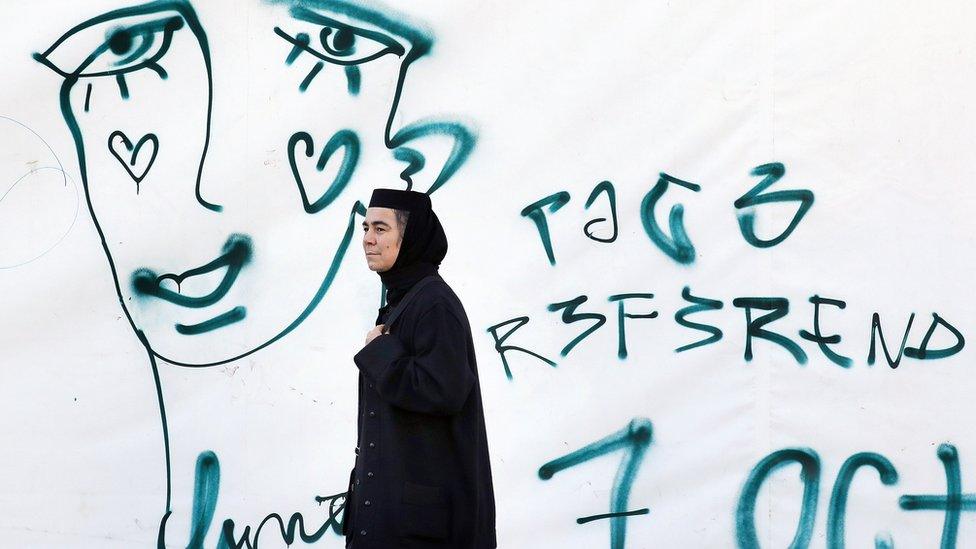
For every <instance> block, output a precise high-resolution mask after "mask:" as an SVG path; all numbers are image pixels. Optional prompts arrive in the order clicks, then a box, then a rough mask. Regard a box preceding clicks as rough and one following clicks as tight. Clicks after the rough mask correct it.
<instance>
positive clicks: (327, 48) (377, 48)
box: [274, 8, 406, 66]
mask: <svg viewBox="0 0 976 549" xmlns="http://www.w3.org/2000/svg"><path fill="white" fill-rule="evenodd" d="M292 15H293V16H294V17H295V18H296V24H301V23H302V22H306V23H312V24H313V25H314V27H311V26H309V27H310V28H309V29H308V31H303V32H297V33H295V34H294V35H292V34H289V33H287V32H285V31H284V30H282V29H281V28H280V27H275V29H274V31H275V34H277V35H278V36H280V37H281V38H282V39H284V40H285V41H287V42H289V43H290V44H292V47H293V52H295V53H293V55H292V56H290V57H291V58H294V56H297V54H299V53H302V52H307V53H310V54H312V55H314V56H315V57H318V58H319V59H322V60H323V61H326V62H329V63H332V64H335V65H345V66H351V65H361V64H363V63H368V62H370V61H372V60H374V59H378V58H380V57H383V56H384V55H387V54H389V53H392V54H394V55H398V56H401V55H403V54H404V53H405V52H406V49H405V48H404V47H403V45H402V44H400V43H399V42H397V41H396V39H394V38H393V37H392V36H390V35H388V34H386V33H384V32H380V31H374V30H369V29H363V28H359V27H355V26H352V25H348V24H346V23H342V22H340V21H337V20H335V19H332V18H329V17H326V16H324V15H322V14H319V13H316V12H313V11H309V10H306V9H302V8H297V9H295V10H293V11H292Z"/></svg>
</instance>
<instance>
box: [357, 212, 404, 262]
mask: <svg viewBox="0 0 976 549" xmlns="http://www.w3.org/2000/svg"><path fill="white" fill-rule="evenodd" d="M402 229H403V227H400V224H399V223H397V219H396V211H395V210H393V208H367V209H366V219H365V220H364V221H363V251H364V252H365V253H366V265H367V266H368V267H369V270H371V271H376V272H378V273H382V272H383V271H387V270H389V269H390V267H392V266H393V264H394V263H395V262H396V258H397V255H398V254H399V253H400V243H401V242H402V240H403V230H402Z"/></svg>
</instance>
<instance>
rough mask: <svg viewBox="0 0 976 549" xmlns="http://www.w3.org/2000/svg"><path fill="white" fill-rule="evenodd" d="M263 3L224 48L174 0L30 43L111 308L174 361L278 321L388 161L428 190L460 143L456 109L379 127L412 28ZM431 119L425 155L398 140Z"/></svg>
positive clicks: (467, 143) (219, 352)
mask: <svg viewBox="0 0 976 549" xmlns="http://www.w3.org/2000/svg"><path fill="white" fill-rule="evenodd" d="M262 7H263V8H264V12H262V13H266V14H267V20H266V21H263V22H262V23H255V27H254V29H253V30H252V31H250V32H248V33H247V41H248V43H247V44H246V47H244V45H241V47H242V48H243V49H244V50H246V51H241V52H240V55H236V56H229V57H228V58H222V57H218V56H217V55H214V52H218V51H219V52H226V51H228V50H230V49H231V48H228V47H223V46H222V47H219V48H218V47H215V45H216V44H217V42H215V40H216V37H214V36H208V34H207V32H206V31H205V28H204V21H201V20H200V19H199V18H198V16H197V14H196V12H195V10H194V9H193V7H192V6H191V5H190V3H189V2H188V1H186V0H182V1H180V0H169V1H155V2H151V3H147V4H142V5H137V6H131V7H125V8H121V9H117V10H114V11H111V12H108V13H104V14H102V15H99V16H97V17H94V18H92V19H89V20H87V21H85V22H83V23H81V24H79V25H77V26H75V27H74V28H72V29H70V30H69V31H68V32H66V33H65V34H64V35H63V36H62V37H60V38H59V39H57V40H56V41H55V42H54V43H53V45H51V46H50V47H49V48H48V49H47V50H45V51H43V52H42V53H38V54H35V58H36V59H37V60H38V61H39V62H41V63H43V64H44V65H46V66H47V67H49V68H51V69H52V70H54V71H56V72H57V73H58V74H60V75H61V76H62V77H63V79H64V81H63V84H62V86H61V93H60V106H61V110H62V114H63V116H64V118H65V120H66V122H67V125H68V127H69V129H70V131H71V133H72V136H73V138H74V141H75V145H76V149H77V154H78V159H79V164H80V171H81V175H82V179H83V183H84V189H85V192H86V197H87V199H88V205H89V209H90V211H91V214H92V218H93V219H94V220H95V224H96V227H97V229H98V232H99V234H100V236H101V237H102V243H103V247H104V250H105V253H106V255H107V257H108V260H109V264H110V266H111V270H112V273H113V276H114V277H115V283H116V289H117V291H118V295H119V298H120V300H121V303H122V306H123V307H124V310H125V312H126V315H127V316H128V319H129V321H130V323H131V324H132V327H133V329H134V330H136V332H137V333H139V334H140V337H142V339H143V341H144V343H145V344H146V345H147V347H148V348H149V349H150V350H151V352H152V353H153V354H155V355H156V356H159V357H161V358H163V359H165V360H167V361H168V362H171V363H174V364H178V365H184V366H210V365H215V364H221V363H226V362H229V361H231V360H235V359H237V358H240V357H242V356H245V355H247V354H249V353H252V352H254V351H255V350H257V349H260V348H262V347H264V346H266V345H268V344H270V343H273V342H274V341H276V340H278V339H280V338H281V337H283V336H284V335H286V334H287V333H289V332H290V331H291V330H292V329H294V328H295V327H296V326H297V325H298V324H300V323H301V322H302V321H303V320H304V319H305V318H306V317H307V316H308V315H309V314H310V313H311V311H312V310H313V309H314V308H315V307H316V306H317V305H318V304H319V302H320V301H321V300H322V299H323V297H324V296H325V294H326V293H327V291H328V288H329V286H330V284H331V282H332V280H333V278H334V277H335V275H336V272H337V271H338V269H339V266H340V264H341V261H342V259H343V257H344V255H345V253H346V251H347V249H348V247H349V245H350V242H351V240H352V238H353V235H354V232H355V228H356V216H357V215H360V216H361V215H365V207H364V206H363V204H362V202H360V200H359V199H365V198H366V197H368V190H369V189H370V188H371V187H372V186H377V184H379V186H388V187H389V186H395V185H396V182H397V181H398V177H399V179H402V180H403V181H404V182H405V183H406V186H407V188H410V186H411V184H412V180H411V176H412V175H415V174H416V173H417V172H419V171H420V170H424V172H425V173H427V171H428V170H431V169H432V170H431V172H430V173H432V174H433V175H432V176H430V178H429V179H430V181H431V183H430V187H429V188H428V189H427V192H428V193H429V192H433V191H434V190H436V189H437V188H438V187H440V186H441V185H443V184H444V183H445V182H447V181H448V180H449V179H450V178H451V176H452V175H453V173H454V171H456V169H457V168H458V167H459V166H460V165H461V164H462V163H463V162H464V160H465V159H466V157H467V155H468V153H469V152H470V149H471V147H472V146H473V139H474V138H473V135H472V134H471V132H470V131H469V130H467V129H466V128H465V127H464V126H463V125H461V124H459V123H455V122H450V121H423V122H418V123H414V124H410V125H407V126H404V127H400V128H394V120H395V117H396V115H397V105H398V103H399V101H400V97H401V94H402V92H403V89H404V84H405V82H406V74H407V69H408V68H409V66H410V65H411V63H412V62H414V61H415V60H417V59H418V58H420V57H422V56H423V55H425V54H426V53H427V52H428V51H429V49H430V46H431V39H430V37H429V34H428V33H427V32H424V31H421V30H419V29H418V28H417V27H415V26H411V25H408V24H406V23H403V22H402V21H401V18H394V17H392V16H390V15H387V14H385V13H383V12H380V11H377V10H375V9H372V8H369V9H367V8H364V7H361V6H358V5H354V4H350V3H345V2H338V1H331V0H316V1H302V0H293V1H291V2H285V1H281V0H277V1H271V2H268V3H265V4H264V5H263V6H262ZM242 73H243V74H245V75H246V77H241V76H240V75H241V74H242ZM221 78H224V79H223V80H222V79H221ZM228 81H229V82H231V83H233V84H234V86H229V85H227V82H228ZM215 82H218V83H220V84H221V86H220V87H219V89H220V90H227V89H231V90H236V91H233V92H232V93H228V94H225V95H220V94H217V93H215V92H214V89H215V85H214V83H215ZM429 136H441V137H446V138H448V139H449V140H450V142H451V146H450V152H449V153H448V154H446V155H445V158H444V160H443V162H438V163H437V165H435V166H431V164H434V163H432V162H429V161H428V162H427V164H428V165H427V166H426V167H425V157H424V155H423V154H421V153H420V152H419V151H418V147H415V146H413V144H414V143H416V142H417V141H419V140H421V139H422V138H426V137H429ZM408 145H410V146H408ZM404 164H406V169H404ZM370 182H372V184H370Z"/></svg>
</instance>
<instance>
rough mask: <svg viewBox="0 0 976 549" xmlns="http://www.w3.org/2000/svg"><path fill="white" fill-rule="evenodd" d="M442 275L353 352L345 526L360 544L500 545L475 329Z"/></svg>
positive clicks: (477, 548) (460, 548)
mask: <svg viewBox="0 0 976 549" xmlns="http://www.w3.org/2000/svg"><path fill="white" fill-rule="evenodd" d="M435 276H436V279H435V280H434V281H432V282H430V283H429V284H427V285H426V286H425V287H423V288H422V289H420V290H419V292H418V293H417V295H416V296H415V298H414V299H413V300H412V301H411V302H410V303H408V304H406V307H405V308H404V310H403V311H402V313H401V315H400V317H399V320H398V321H397V322H396V323H395V324H394V325H393V326H392V331H391V333H388V334H382V335H380V336H378V337H377V338H375V339H374V340H373V341H371V342H370V343H369V344H368V345H366V346H365V347H363V349H362V350H360V351H359V353H357V354H356V356H355V362H356V365H357V366H358V367H359V370H360V375H359V421H358V428H359V429H358V432H359V438H358V444H357V446H358V450H357V457H356V466H355V468H354V469H353V472H352V474H351V475H350V486H349V497H348V499H347V503H346V518H345V519H344V528H343V531H344V533H345V534H346V535H347V536H348V540H349V541H350V542H352V543H353V544H354V545H355V547H356V549H391V548H396V547H415V548H431V549H433V548H450V549H492V548H494V547H496V540H495V499H494V490H493V486H492V479H491V465H490V463H489V459H488V443H487V437H486V433H485V421H484V412H483V410H482V405H481V389H480V385H479V382H478V368H477V363H476V361H475V354H474V343H473V341H472V337H471V327H470V325H469V324H468V318H467V315H466V314H465V312H464V307H463V306H462V305H461V302H460V300H459V299H458V298H457V296H456V295H455V294H454V292H453V291H452V290H451V288H450V286H448V285H447V283H446V282H444V280H443V279H442V278H441V277H440V276H439V275H435ZM385 316H386V315H385V314H381V318H380V319H379V320H380V321H382V320H384V318H385Z"/></svg>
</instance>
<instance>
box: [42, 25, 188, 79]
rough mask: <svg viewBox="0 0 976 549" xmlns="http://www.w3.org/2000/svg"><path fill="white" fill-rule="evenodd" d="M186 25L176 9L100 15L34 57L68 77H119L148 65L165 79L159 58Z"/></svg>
mask: <svg viewBox="0 0 976 549" xmlns="http://www.w3.org/2000/svg"><path fill="white" fill-rule="evenodd" d="M183 26H184V20H183V17H182V16H180V15H179V14H177V13H175V12H172V13H170V14H168V15H161V14H160V13H158V12H157V13H151V14H147V15H142V16H127V15H124V14H123V15H120V16H119V17H111V18H110V17H106V16H100V17H96V18H94V19H91V20H89V21H87V22H85V23H82V24H80V25H78V26H77V27H75V28H73V29H71V30H70V31H68V32H67V33H65V34H64V36H62V37H61V38H59V39H58V40H57V41H56V42H55V43H54V44H53V45H52V46H51V47H50V48H48V49H47V51H45V52H44V53H35V54H34V58H35V59H36V60H38V61H40V62H41V63H43V64H45V65H47V66H48V67H50V68H51V69H53V70H54V71H55V72H57V73H59V74H61V75H62V76H64V77H66V78H67V77H76V78H81V77H95V76H109V75H115V76H119V75H122V74H125V73H127V72H132V71H136V70H139V69H143V68H147V67H148V68H151V69H153V70H155V71H156V72H158V73H159V74H160V76H163V77H164V78H165V75H166V72H165V71H164V70H163V69H162V67H160V66H159V60H160V59H161V58H162V57H163V55H165V54H166V51H167V50H168V49H169V46H170V42H171V40H172V38H173V33H174V32H176V31H177V30H179V29H181V28H183Z"/></svg>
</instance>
